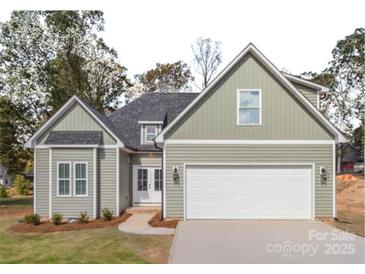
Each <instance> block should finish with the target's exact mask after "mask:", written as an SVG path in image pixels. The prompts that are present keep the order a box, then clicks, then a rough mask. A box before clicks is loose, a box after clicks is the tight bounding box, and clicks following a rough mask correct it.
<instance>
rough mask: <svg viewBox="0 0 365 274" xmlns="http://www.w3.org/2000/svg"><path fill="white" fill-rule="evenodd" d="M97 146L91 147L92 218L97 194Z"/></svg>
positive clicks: (94, 214)
mask: <svg viewBox="0 0 365 274" xmlns="http://www.w3.org/2000/svg"><path fill="white" fill-rule="evenodd" d="M97 159H98V158H97V148H94V149H93V218H94V219H96V215H97V213H96V196H97V193H96V192H97V186H96V183H97V170H96V169H97Z"/></svg>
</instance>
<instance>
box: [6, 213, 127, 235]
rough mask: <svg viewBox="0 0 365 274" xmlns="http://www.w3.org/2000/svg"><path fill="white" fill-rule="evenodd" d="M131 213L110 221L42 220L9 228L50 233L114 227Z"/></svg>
mask: <svg viewBox="0 0 365 274" xmlns="http://www.w3.org/2000/svg"><path fill="white" fill-rule="evenodd" d="M130 216H131V214H128V213H125V214H123V215H121V216H119V217H117V218H113V219H112V220H111V221H105V220H103V219H97V220H90V221H89V222H88V223H87V224H80V223H78V222H75V223H64V224H61V225H54V224H53V223H51V222H50V221H47V222H43V223H41V224H40V225H33V224H25V223H18V224H15V225H12V226H11V227H10V228H9V230H10V231H12V232H17V233H29V232H33V233H34V232H35V233H50V232H57V231H72V230H84V229H95V228H106V227H114V226H117V225H119V224H120V223H122V222H124V221H125V220H127V219H128V218H129V217H130Z"/></svg>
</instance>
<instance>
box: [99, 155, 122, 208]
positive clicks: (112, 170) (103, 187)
mask: <svg viewBox="0 0 365 274" xmlns="http://www.w3.org/2000/svg"><path fill="white" fill-rule="evenodd" d="M116 153H117V150H116V149H115V148H111V149H99V150H98V194H99V196H98V199H97V200H98V209H99V210H100V212H101V211H102V210H103V209H104V208H108V209H110V210H112V211H113V214H114V215H117V214H118V213H119V212H118V213H117V212H116V205H117V204H116V201H117V200H116V199H117V180H116V176H117V158H116Z"/></svg>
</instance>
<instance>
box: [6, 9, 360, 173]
mask: <svg viewBox="0 0 365 274" xmlns="http://www.w3.org/2000/svg"><path fill="white" fill-rule="evenodd" d="M103 30H104V18H103V12H101V11H14V12H12V14H11V17H10V19H9V20H8V21H6V22H0V162H1V163H2V164H3V165H4V166H6V167H8V168H9V172H10V173H11V174H20V173H23V172H27V171H31V170H32V153H31V152H30V151H29V150H27V149H25V148H24V144H25V142H26V140H27V139H28V138H29V137H30V136H31V135H32V134H33V133H34V132H35V131H36V130H37V129H38V128H39V127H40V126H41V125H42V124H43V123H44V122H45V121H46V120H47V119H48V118H49V117H50V116H51V115H52V114H54V113H55V112H56V111H57V110H58V109H59V108H60V107H61V106H62V105H63V104H64V103H65V102H66V101H67V100H68V99H69V98H70V97H71V96H73V95H77V96H80V97H82V98H83V99H84V100H86V101H87V102H88V103H90V104H91V105H92V106H93V107H94V108H95V109H97V110H98V111H100V112H102V113H104V114H106V115H108V114H110V113H111V112H112V111H114V110H115V109H117V108H119V107H121V106H122V105H123V104H126V103H128V102H130V101H132V100H133V99H135V98H137V97H138V96H140V95H141V94H142V93H144V92H190V91H191V90H192V89H193V87H194V89H199V90H201V89H204V88H205V87H206V86H207V85H208V84H209V82H210V81H211V80H212V79H213V78H214V76H215V75H216V73H217V70H218V69H219V66H220V64H221V63H222V52H221V43H220V42H217V41H212V40H211V39H210V38H201V37H200V38H198V39H197V41H196V43H195V44H194V45H192V46H191V48H192V57H193V59H194V62H193V68H194V69H195V71H196V75H198V77H194V76H193V73H192V71H191V68H190V66H189V65H188V64H187V63H185V62H183V61H182V60H177V61H176V62H175V63H165V64H161V63H157V64H156V66H155V67H154V68H150V69H147V70H146V71H145V72H144V73H142V74H139V75H135V77H134V78H133V79H129V78H128V77H127V73H126V72H127V68H126V67H125V66H124V65H123V64H122V63H121V62H120V61H119V60H118V55H117V52H116V51H115V50H114V49H113V48H111V47H109V46H108V45H107V44H106V43H105V42H104V41H103V39H102V38H101V37H100V33H101V32H102V31H103ZM339 38H340V40H339V41H338V42H337V44H336V46H335V48H334V49H333V51H332V60H331V61H330V62H329V63H328V66H327V67H326V68H324V69H323V71H321V72H303V74H301V75H300V76H301V77H303V78H305V79H308V80H312V81H315V82H317V83H320V84H323V85H326V86H328V87H330V89H331V92H329V93H328V95H327V96H326V97H325V98H322V99H321V103H320V110H321V111H322V112H323V113H324V114H325V115H326V116H327V117H328V118H329V119H330V120H331V121H332V122H333V123H334V124H335V125H336V126H338V127H339V128H340V129H341V130H342V131H344V132H345V133H346V135H347V136H348V137H349V138H350V140H351V142H352V143H353V144H354V145H355V146H358V147H359V146H362V147H363V144H362V145H361V140H362V139H363V134H364V105H365V29H364V28H357V29H355V30H354V32H353V33H352V34H349V35H348V36H346V37H344V38H341V37H339ZM356 124H360V127H357V128H354V125H356Z"/></svg>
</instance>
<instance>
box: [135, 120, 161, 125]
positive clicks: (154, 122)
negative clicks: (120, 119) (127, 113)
mask: <svg viewBox="0 0 365 274" xmlns="http://www.w3.org/2000/svg"><path fill="white" fill-rule="evenodd" d="M138 124H144V125H162V124H163V121H138Z"/></svg>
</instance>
